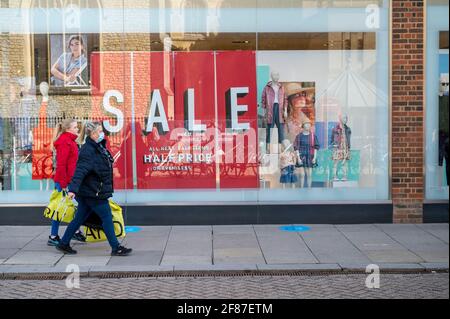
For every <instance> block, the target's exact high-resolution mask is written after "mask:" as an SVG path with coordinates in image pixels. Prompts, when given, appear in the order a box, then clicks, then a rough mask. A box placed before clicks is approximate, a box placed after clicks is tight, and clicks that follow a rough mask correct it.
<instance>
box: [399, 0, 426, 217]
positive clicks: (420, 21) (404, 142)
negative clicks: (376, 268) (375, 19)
mask: <svg viewBox="0 0 450 319" xmlns="http://www.w3.org/2000/svg"><path fill="white" fill-rule="evenodd" d="M424 5H425V3H424V1H405V0H393V1H392V6H393V10H392V199H393V202H394V212H393V214H394V215H393V218H394V222H395V223H421V222H422V219H423V218H422V215H423V199H424V182H425V181H424V138H423V134H424V108H423V106H424V91H423V90H424V64H425V60H424V50H425V48H424V44H423V41H424V14H425V12H424Z"/></svg>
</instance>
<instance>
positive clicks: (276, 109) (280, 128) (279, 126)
mask: <svg viewBox="0 0 450 319" xmlns="http://www.w3.org/2000/svg"><path fill="white" fill-rule="evenodd" d="M275 125H276V126H277V129H278V144H281V143H282V142H283V140H284V124H283V123H281V119H280V105H279V104H278V103H274V104H273V118H272V123H267V134H266V144H270V133H271V132H270V131H271V130H272V129H273V128H274V127H275Z"/></svg>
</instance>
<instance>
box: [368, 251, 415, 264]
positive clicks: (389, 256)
mask: <svg viewBox="0 0 450 319" xmlns="http://www.w3.org/2000/svg"><path fill="white" fill-rule="evenodd" d="M364 253H365V254H366V255H367V257H369V258H370V260H371V261H372V262H373V263H421V262H424V260H423V259H422V258H420V257H419V256H417V255H415V254H413V253H412V252H410V251H408V250H404V249H402V250H370V251H365V252H364Z"/></svg>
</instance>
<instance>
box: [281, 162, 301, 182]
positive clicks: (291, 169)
mask: <svg viewBox="0 0 450 319" xmlns="http://www.w3.org/2000/svg"><path fill="white" fill-rule="evenodd" d="M297 181H298V179H297V175H295V165H290V166H287V167H284V168H282V169H281V176H280V183H282V184H288V183H297Z"/></svg>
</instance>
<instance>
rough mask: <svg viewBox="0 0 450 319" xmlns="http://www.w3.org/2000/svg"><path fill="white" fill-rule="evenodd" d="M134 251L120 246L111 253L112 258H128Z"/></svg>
mask: <svg viewBox="0 0 450 319" xmlns="http://www.w3.org/2000/svg"><path fill="white" fill-rule="evenodd" d="M132 251H133V249H131V248H125V247H123V246H119V247H117V249H116V250H113V251H112V252H111V256H128V255H129V254H130V253H131V252H132Z"/></svg>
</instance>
